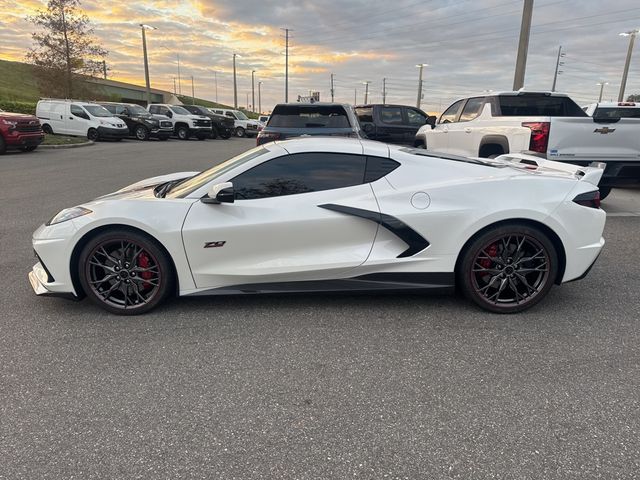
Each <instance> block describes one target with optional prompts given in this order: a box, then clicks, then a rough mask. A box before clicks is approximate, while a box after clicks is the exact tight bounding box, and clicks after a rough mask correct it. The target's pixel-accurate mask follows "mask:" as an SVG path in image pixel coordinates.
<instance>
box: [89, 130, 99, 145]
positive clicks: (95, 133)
mask: <svg viewBox="0 0 640 480" xmlns="http://www.w3.org/2000/svg"><path fill="white" fill-rule="evenodd" d="M99 137H100V135H98V130H96V129H95V128H90V129H89V131H88V132H87V140H90V141H92V142H95V141H97V140H98V138H99Z"/></svg>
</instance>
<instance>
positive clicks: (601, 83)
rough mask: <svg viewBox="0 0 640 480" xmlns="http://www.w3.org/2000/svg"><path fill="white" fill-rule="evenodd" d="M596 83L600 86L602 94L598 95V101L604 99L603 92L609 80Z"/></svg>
mask: <svg viewBox="0 0 640 480" xmlns="http://www.w3.org/2000/svg"><path fill="white" fill-rule="evenodd" d="M596 85H599V86H600V96H599V97H598V103H600V102H601V101H602V92H603V91H604V86H605V85H609V82H599V83H596Z"/></svg>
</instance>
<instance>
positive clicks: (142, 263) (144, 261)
mask: <svg viewBox="0 0 640 480" xmlns="http://www.w3.org/2000/svg"><path fill="white" fill-rule="evenodd" d="M150 265H151V261H150V260H149V256H148V255H147V254H146V253H145V252H142V253H141V254H140V255H138V266H139V267H140V268H149V266H150ZM140 276H141V277H142V278H144V279H145V280H149V279H151V277H152V276H153V275H152V274H151V272H149V271H146V272H142V273H141V274H140ZM150 286H151V284H150V283H149V282H144V283H143V284H142V287H143V288H144V289H145V290H146V289H147V288H149V287H150Z"/></svg>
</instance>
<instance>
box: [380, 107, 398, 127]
mask: <svg viewBox="0 0 640 480" xmlns="http://www.w3.org/2000/svg"><path fill="white" fill-rule="evenodd" d="M380 118H381V119H382V122H383V123H390V124H392V125H402V124H403V123H404V122H403V121H402V107H382V108H381V109H380Z"/></svg>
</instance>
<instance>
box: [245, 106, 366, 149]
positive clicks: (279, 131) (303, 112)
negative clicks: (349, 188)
mask: <svg viewBox="0 0 640 480" xmlns="http://www.w3.org/2000/svg"><path fill="white" fill-rule="evenodd" d="M301 135H328V136H332V137H334V136H337V137H355V138H366V137H364V135H362V133H361V130H360V124H359V123H358V119H357V117H356V115H355V113H354V112H353V108H352V107H351V105H347V104H342V103H280V104H278V105H276V106H275V108H274V109H273V111H272V112H271V116H270V117H269V121H268V122H267V125H266V126H265V127H264V128H263V129H262V130H260V133H258V138H257V144H258V145H262V144H263V143H267V142H272V141H274V140H285V139H287V138H292V137H299V136H301Z"/></svg>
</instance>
